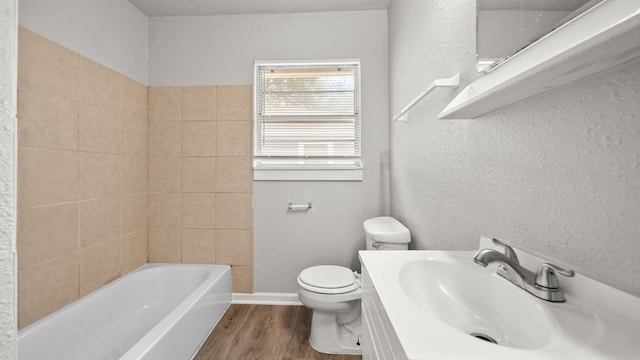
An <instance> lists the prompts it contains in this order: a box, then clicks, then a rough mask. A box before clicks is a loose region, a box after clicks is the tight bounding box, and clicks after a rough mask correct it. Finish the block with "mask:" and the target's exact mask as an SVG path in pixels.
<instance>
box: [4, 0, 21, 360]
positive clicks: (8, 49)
mask: <svg viewBox="0 0 640 360" xmlns="http://www.w3.org/2000/svg"><path fill="white" fill-rule="evenodd" d="M17 14H18V4H17V1H15V0H1V1H0V188H1V189H2V191H0V359H2V360H12V359H15V358H16V352H15V336H16V319H17V316H16V315H17V313H16V310H17V304H16V259H15V257H16V253H15V249H16V240H15V239H16V180H15V178H16V152H15V148H16V137H17V135H16V113H17V99H16V95H17V87H16V86H17V75H18V74H17V71H16V69H17V38H18V22H17Z"/></svg>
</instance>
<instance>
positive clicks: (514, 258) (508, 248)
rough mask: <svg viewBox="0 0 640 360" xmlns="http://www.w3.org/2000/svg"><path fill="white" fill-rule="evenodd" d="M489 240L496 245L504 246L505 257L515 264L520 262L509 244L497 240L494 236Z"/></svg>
mask: <svg viewBox="0 0 640 360" xmlns="http://www.w3.org/2000/svg"><path fill="white" fill-rule="evenodd" d="M491 240H492V241H493V243H494V244H496V245H498V246H502V247H503V248H504V255H505V256H506V257H508V258H509V259H511V260H512V261H513V262H515V263H516V264H520V260H519V259H518V255H516V252H515V251H514V250H513V248H512V247H511V246H509V245H507V244H505V243H503V242H502V241H500V240H498V239H496V238H492V239H491Z"/></svg>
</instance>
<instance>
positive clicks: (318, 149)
mask: <svg viewBox="0 0 640 360" xmlns="http://www.w3.org/2000/svg"><path fill="white" fill-rule="evenodd" d="M254 99H255V110H254V112H255V119H254V121H255V123H254V136H255V140H254V155H255V157H256V158H271V157H275V158H309V157H313V158H355V157H360V64H359V62H357V61H348V62H308V63H304V64H300V63H266V62H256V64H255V97H254Z"/></svg>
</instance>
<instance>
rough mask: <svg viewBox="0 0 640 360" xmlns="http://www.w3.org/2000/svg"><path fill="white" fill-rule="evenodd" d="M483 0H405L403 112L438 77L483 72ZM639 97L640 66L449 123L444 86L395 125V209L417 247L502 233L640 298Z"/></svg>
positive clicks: (396, 59)
mask: <svg viewBox="0 0 640 360" xmlns="http://www.w3.org/2000/svg"><path fill="white" fill-rule="evenodd" d="M473 5H474V1H473V0H465V1H459V2H451V1H445V0H439V1H426V0H419V1H418V0H394V1H393V3H392V6H391V9H390V11H389V29H390V36H389V47H390V74H391V77H390V79H391V80H390V89H391V90H390V93H391V94H392V96H391V102H390V108H391V109H392V111H397V110H398V109H400V108H401V107H402V106H404V103H405V102H406V101H408V100H409V99H410V98H411V96H414V94H415V93H417V92H418V91H419V89H420V87H421V86H424V84H426V83H427V82H428V81H430V80H431V79H433V78H435V77H437V76H446V75H449V74H451V73H455V72H462V79H463V82H464V83H465V84H466V83H468V82H469V81H470V80H471V79H472V77H473V67H474V61H473V60H474V59H473V55H474V46H475V43H474V39H475V24H474V22H475V18H474V16H475V13H474V6H473ZM407 59H414V60H413V61H407ZM465 84H463V85H465ZM463 87H464V86H462V87H461V88H460V89H462V88H463ZM458 91H460V90H458ZM639 94H640V66H639V65H638V64H636V65H628V66H626V67H624V68H622V69H618V70H614V71H611V72H609V73H606V74H604V75H601V76H599V77H597V78H592V79H587V80H585V81H582V82H579V83H576V84H574V85H572V86H569V87H567V88H565V89H561V90H557V91H555V92H553V93H550V94H545V95H542V96H539V97H537V98H534V99H532V100H529V101H526V102H524V103H522V104H519V105H514V106H511V107H509V108H507V109H504V110H502V111H499V112H496V113H494V114H490V115H487V116H484V117H482V118H480V119H477V120H453V121H452V120H437V119H436V117H437V114H438V112H439V111H440V110H441V109H442V108H443V107H444V106H445V105H446V103H447V100H449V99H450V98H451V96H452V94H450V93H448V92H447V90H443V91H438V92H437V93H436V94H434V96H432V97H431V98H430V99H428V100H426V101H425V103H424V105H423V106H421V107H420V108H419V109H418V110H416V111H415V112H414V113H413V114H412V117H411V120H410V122H409V123H396V124H393V126H392V128H391V154H392V156H391V174H392V177H391V199H392V204H391V214H392V215H393V216H396V217H397V218H399V219H400V220H401V221H403V222H405V223H406V224H407V226H408V227H409V228H410V229H411V230H412V234H413V237H414V244H413V247H414V248H419V249H474V248H476V247H477V243H478V238H479V236H480V235H481V234H492V235H494V236H496V237H498V238H502V239H504V240H507V241H511V242H513V243H514V244H515V246H516V247H522V248H528V249H530V250H533V251H536V252H538V253H541V254H543V255H544V256H546V257H548V258H550V259H554V260H556V261H558V262H559V263H561V264H565V265H569V266H570V267H572V268H574V269H576V270H577V271H580V272H582V273H583V274H585V275H587V276H591V277H594V278H596V279H599V280H601V281H604V282H607V283H610V284H611V285H613V286H615V287H617V288H620V289H623V290H626V291H628V292H631V293H633V294H635V295H640V277H638V276H637V274H639V273H640V262H639V261H638V258H639V257H640V241H638V239H639V238H640V226H638V219H640V186H639V185H638V184H639V182H638V179H640V141H638V139H640V121H639V120H640V119H639V114H640V102H638V96H639Z"/></svg>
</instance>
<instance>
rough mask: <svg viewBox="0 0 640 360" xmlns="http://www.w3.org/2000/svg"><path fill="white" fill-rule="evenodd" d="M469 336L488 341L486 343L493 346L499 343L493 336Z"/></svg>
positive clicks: (474, 334) (473, 334)
mask: <svg viewBox="0 0 640 360" xmlns="http://www.w3.org/2000/svg"><path fill="white" fill-rule="evenodd" d="M469 335H471V336H473V337H474V338H476V339H480V340H483V341H486V342H490V343H492V344H497V343H498V342H497V341H496V340H495V339H494V338H492V337H491V336H489V335H487V334H482V333H471V334H469Z"/></svg>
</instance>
